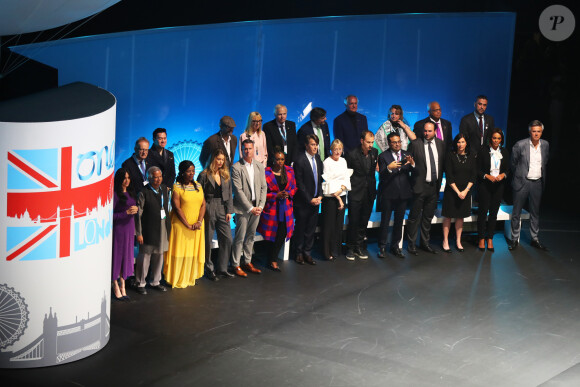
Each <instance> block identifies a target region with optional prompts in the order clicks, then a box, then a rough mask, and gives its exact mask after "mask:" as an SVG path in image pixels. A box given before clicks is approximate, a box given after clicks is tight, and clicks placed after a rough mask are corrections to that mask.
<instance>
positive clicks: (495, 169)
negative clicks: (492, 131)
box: [489, 147, 503, 177]
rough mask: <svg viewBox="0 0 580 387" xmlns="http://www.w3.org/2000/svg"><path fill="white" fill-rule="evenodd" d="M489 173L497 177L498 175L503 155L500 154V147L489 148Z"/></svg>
mask: <svg viewBox="0 0 580 387" xmlns="http://www.w3.org/2000/svg"><path fill="white" fill-rule="evenodd" d="M489 157H490V158H491V159H490V160H489V174H490V175H491V176H494V177H497V176H499V167H500V165H501V159H502V158H503V156H502V155H501V149H500V148H499V147H498V148H497V149H496V150H493V148H492V147H490V148H489Z"/></svg>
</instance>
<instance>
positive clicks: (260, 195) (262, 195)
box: [232, 159, 268, 214]
mask: <svg viewBox="0 0 580 387" xmlns="http://www.w3.org/2000/svg"><path fill="white" fill-rule="evenodd" d="M252 165H253V167H254V192H255V193H256V205H255V206H254V205H253V204H252V189H251V188H250V176H249V175H248V171H247V170H246V162H245V161H244V159H240V160H239V161H238V162H237V163H235V164H234V166H233V167H232V186H233V188H234V212H235V213H236V214H247V213H248V211H250V209H251V208H252V207H262V208H264V205H265V204H266V194H267V192H268V185H267V184H266V172H265V171H264V165H263V164H262V163H260V162H257V161H256V160H253V161H252Z"/></svg>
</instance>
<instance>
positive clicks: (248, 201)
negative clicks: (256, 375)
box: [112, 95, 548, 299]
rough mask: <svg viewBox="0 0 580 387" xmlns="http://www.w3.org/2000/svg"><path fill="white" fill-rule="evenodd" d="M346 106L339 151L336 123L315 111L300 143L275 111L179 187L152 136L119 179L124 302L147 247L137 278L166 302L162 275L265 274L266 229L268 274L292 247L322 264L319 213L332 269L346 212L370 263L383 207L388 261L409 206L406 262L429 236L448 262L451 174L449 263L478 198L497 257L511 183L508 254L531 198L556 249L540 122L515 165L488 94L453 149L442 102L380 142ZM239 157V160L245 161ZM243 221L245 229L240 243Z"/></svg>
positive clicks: (394, 127) (116, 273) (217, 138)
mask: <svg viewBox="0 0 580 387" xmlns="http://www.w3.org/2000/svg"><path fill="white" fill-rule="evenodd" d="M345 106H346V110H345V112H343V113H342V114H340V115H339V116H338V117H336V118H335V120H334V127H333V129H334V141H332V142H331V141H330V132H329V128H328V124H327V123H326V111H325V110H324V109H322V108H319V107H315V108H313V109H312V111H311V112H310V120H308V121H307V122H306V123H304V124H303V125H302V126H301V127H300V129H299V130H298V131H297V130H296V124H295V123H294V122H292V121H289V120H287V108H286V107H285V106H284V105H276V107H275V108H274V119H273V120H271V121H269V122H267V123H265V124H264V125H263V126H262V122H263V121H262V116H261V115H260V113H258V112H252V113H250V115H249V117H248V122H247V126H246V129H245V131H244V132H243V133H242V135H241V136H240V139H239V144H238V139H237V138H236V137H235V136H233V130H234V128H235V126H236V124H235V122H234V120H233V119H232V118H231V117H229V116H224V117H222V118H221V120H220V123H219V127H220V130H219V132H218V133H216V134H214V135H212V136H210V137H209V138H208V139H207V140H206V141H205V142H204V144H203V148H202V151H201V154H200V158H199V161H200V162H201V164H202V165H204V166H205V168H204V170H203V171H201V173H200V174H199V175H198V178H197V180H195V179H194V176H195V166H194V164H193V163H192V162H191V161H189V160H186V161H183V162H181V163H180V165H179V167H178V174H177V176H176V174H175V167H174V157H173V154H172V153H171V151H169V150H167V149H165V145H166V144H167V132H166V130H165V129H162V128H158V129H156V130H155V131H154V132H153V140H154V144H153V145H152V146H151V148H149V141H148V140H147V139H146V138H144V137H141V138H139V139H138V140H137V142H136V144H135V153H134V154H133V155H132V156H131V157H130V158H129V159H127V160H126V161H125V162H124V163H123V165H122V167H121V168H120V169H119V170H118V171H117V172H116V174H115V195H114V238H113V277H112V279H113V290H114V296H115V298H117V299H126V298H128V296H127V294H126V289H125V279H127V277H128V276H131V275H133V244H134V239H136V241H137V243H138V244H139V254H138V256H137V259H136V261H135V273H134V274H135V287H136V290H137V292H138V293H140V294H147V290H146V289H145V286H146V284H147V281H148V283H149V286H150V287H151V288H153V289H156V290H159V291H166V289H165V287H164V286H163V285H161V283H160V280H161V277H162V273H163V275H164V277H165V281H166V282H167V283H168V284H169V285H171V286H172V287H186V286H191V285H194V284H195V280H196V279H198V278H200V277H201V276H202V275H204V274H205V275H206V277H207V278H208V279H210V280H212V281H217V280H219V278H220V277H233V276H236V275H237V276H239V277H247V276H248V272H249V273H255V274H259V273H261V270H260V269H259V268H257V267H256V266H254V265H253V263H252V252H253V245H254V237H255V235H256V231H257V232H259V233H260V234H261V235H262V236H263V238H264V240H266V241H268V242H269V248H268V263H267V267H268V268H270V269H272V270H273V271H278V272H279V271H281V269H280V266H279V265H278V263H277V258H278V255H279V253H280V250H281V248H282V246H283V245H284V243H285V242H286V241H288V240H290V239H291V241H292V244H291V246H292V248H291V250H292V255H293V258H294V260H295V261H296V263H298V264H310V265H315V264H316V261H315V260H314V259H313V257H312V249H313V245H314V240H315V231H316V228H317V226H318V223H319V222H318V217H319V212H320V206H322V211H321V217H322V222H321V228H322V233H321V236H322V254H323V257H324V258H325V259H326V260H329V261H332V260H335V259H336V258H338V257H341V256H342V230H343V227H344V215H345V210H346V209H347V207H348V217H349V218H348V219H349V222H348V230H347V234H346V246H347V252H346V255H345V257H346V259H348V260H351V261H352V260H355V259H356V258H359V259H366V258H368V251H367V250H366V244H365V239H366V230H367V225H368V221H369V219H370V215H371V213H372V209H373V205H374V202H375V199H376V200H377V206H376V208H377V211H379V212H381V213H382V215H381V228H380V236H379V242H378V244H379V254H378V255H379V257H381V258H383V257H385V256H386V254H387V253H386V251H387V242H388V241H387V239H388V234H389V233H388V231H389V224H390V221H391V215H392V214H393V213H394V217H393V227H392V236H391V241H390V252H391V253H392V254H393V255H395V256H397V257H400V258H404V257H405V255H404V253H403V251H402V238H403V222H404V216H405V212H406V209H407V205H408V203H409V201H410V200H412V202H411V203H412V204H411V208H410V212H409V216H408V219H407V225H406V228H405V229H406V234H407V235H406V236H407V239H408V246H407V251H408V252H409V253H410V254H414V255H416V254H418V252H417V246H416V242H417V234H418V233H419V229H420V238H419V241H420V242H419V247H420V248H421V249H423V250H425V251H427V252H430V253H437V250H436V249H434V248H433V247H432V246H431V245H430V243H429V240H430V229H431V223H432V219H433V216H434V214H435V209H436V207H437V201H438V198H439V191H440V188H441V183H442V177H443V172H445V173H446V186H445V192H444V198H443V207H442V215H443V217H444V221H443V243H442V246H441V248H442V250H443V251H445V252H451V246H450V243H449V235H450V229H451V222H452V219H455V237H456V242H455V246H456V248H457V250H458V251H464V248H463V245H462V243H461V234H462V229H463V219H464V218H466V217H469V216H470V215H471V210H472V203H471V192H472V191H473V190H474V189H477V196H478V203H479V206H478V221H477V229H478V247H479V249H481V250H485V249H486V248H487V250H489V251H493V250H494V247H493V232H494V230H495V222H496V219H497V212H498V210H499V205H500V202H501V199H502V196H503V192H504V190H505V186H506V181H507V178H508V177H512V176H511V175H512V173H513V178H512V185H513V188H514V207H513V214H512V239H511V242H510V244H509V248H510V250H511V249H513V248H516V247H517V245H518V241H519V232H520V214H521V210H522V207H523V204H524V203H525V201H526V200H527V199H528V198H529V200H530V216H531V227H530V229H531V236H532V245H533V246H535V247H538V248H541V249H546V248H545V246H544V245H542V244H541V243H540V242H539V240H538V231H539V227H538V224H539V221H538V219H539V203H540V198H541V194H542V191H543V189H544V185H545V180H546V164H547V161H548V143H547V142H546V141H545V140H541V139H540V137H541V135H542V131H543V125H542V123H541V122H539V121H532V122H531V123H530V124H529V131H530V138H529V139H525V140H521V141H520V142H518V143H517V144H516V146H514V148H513V151H512V155H511V159H510V155H509V152H508V151H507V149H505V148H504V147H503V143H504V134H503V132H502V130H501V129H499V128H496V127H495V125H494V120H493V117H491V116H490V115H488V114H486V113H485V111H486V109H487V97H485V96H483V95H480V96H478V97H477V98H476V101H475V104H474V107H475V110H474V112H473V113H470V114H468V115H466V116H465V117H463V118H462V120H461V123H460V128H459V134H458V135H457V136H455V138H453V139H452V134H451V133H452V128H451V123H450V122H449V121H447V120H445V119H443V118H441V107H440V105H439V103H437V102H431V103H430V104H429V108H428V113H429V115H428V117H426V118H425V119H423V120H421V121H418V122H416V123H415V125H414V128H413V130H411V128H410V126H409V124H408V123H407V122H406V120H405V119H404V117H403V109H402V108H401V106H399V105H393V106H391V108H390V110H389V112H390V115H389V119H388V120H387V121H386V122H385V123H383V124H382V125H381V126H380V127H379V129H378V131H377V132H376V133H373V132H371V131H369V130H368V124H367V119H366V117H365V116H364V115H363V114H361V113H359V112H358V111H357V110H358V98H357V97H356V96H354V95H349V96H347V98H346V99H345ZM236 151H237V152H239V155H240V156H239V161H237V162H236V163H233V160H234V158H235V153H236ZM510 160H511V162H510ZM512 171H513V172H512ZM376 172H378V176H379V183H378V189H377V181H376ZM174 180H175V182H174ZM170 202H171V205H170ZM170 211H171V212H170ZM232 217H233V219H234V223H235V226H236V227H235V233H234V237H233V238H232V231H231V229H230V220H231V219H232ZM214 232H215V233H217V240H218V243H219V250H218V252H217V260H216V263H215V265H214V262H213V260H212V257H211V247H212V246H211V244H212V240H213V235H214ZM135 237H136V238H135ZM229 265H231V269H229V268H228V266H229Z"/></svg>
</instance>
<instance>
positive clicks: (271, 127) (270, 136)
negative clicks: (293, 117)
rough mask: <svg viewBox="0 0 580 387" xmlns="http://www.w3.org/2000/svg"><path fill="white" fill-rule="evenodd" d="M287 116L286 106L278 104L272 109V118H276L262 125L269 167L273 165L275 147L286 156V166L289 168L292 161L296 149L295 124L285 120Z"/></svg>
mask: <svg viewBox="0 0 580 387" xmlns="http://www.w3.org/2000/svg"><path fill="white" fill-rule="evenodd" d="M287 115H288V109H287V108H286V106H284V105H280V104H278V105H276V107H274V116H275V117H276V118H275V119H273V120H272V121H269V122H266V123H265V124H264V134H265V135H266V146H267V148H268V166H269V167H271V166H272V165H273V164H274V161H275V155H276V147H279V148H280V149H282V150H283V151H284V153H285V154H286V161H285V163H286V165H288V166H289V165H291V164H292V162H293V161H294V156H295V154H296V150H297V149H298V139H297V138H296V123H294V122H293V121H288V120H287V119H286V117H287Z"/></svg>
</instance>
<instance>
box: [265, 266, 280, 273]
mask: <svg viewBox="0 0 580 387" xmlns="http://www.w3.org/2000/svg"><path fill="white" fill-rule="evenodd" d="M268 269H270V270H272V271H277V272H278V273H280V272H282V269H280V267H279V266H276V267H274V266H272V264H269V265H268Z"/></svg>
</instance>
